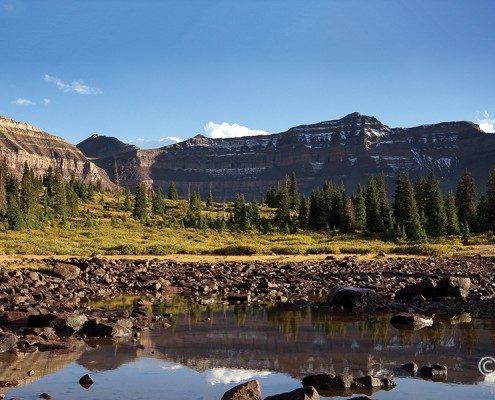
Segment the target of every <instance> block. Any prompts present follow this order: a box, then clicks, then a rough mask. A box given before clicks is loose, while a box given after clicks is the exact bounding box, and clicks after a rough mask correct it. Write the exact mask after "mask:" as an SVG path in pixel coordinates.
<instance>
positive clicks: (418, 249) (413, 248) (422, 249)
mask: <svg viewBox="0 0 495 400" xmlns="http://www.w3.org/2000/svg"><path fill="white" fill-rule="evenodd" d="M390 252H391V253H395V254H413V255H418V256H448V255H452V253H453V250H452V249H451V248H450V247H448V246H444V245H439V244H412V245H407V246H397V247H393V248H391V249H390Z"/></svg>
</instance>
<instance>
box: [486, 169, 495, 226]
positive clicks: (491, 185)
mask: <svg viewBox="0 0 495 400" xmlns="http://www.w3.org/2000/svg"><path fill="white" fill-rule="evenodd" d="M486 205H487V217H488V224H487V225H488V227H489V229H490V230H491V231H492V232H493V231H495V166H494V167H493V169H492V171H491V172H490V175H489V176H488V182H487V184H486Z"/></svg>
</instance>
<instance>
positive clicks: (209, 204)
mask: <svg viewBox="0 0 495 400" xmlns="http://www.w3.org/2000/svg"><path fill="white" fill-rule="evenodd" d="M211 207H213V193H212V192H211V188H210V191H209V192H208V197H207V199H206V208H207V209H208V210H209V209H210V208H211Z"/></svg>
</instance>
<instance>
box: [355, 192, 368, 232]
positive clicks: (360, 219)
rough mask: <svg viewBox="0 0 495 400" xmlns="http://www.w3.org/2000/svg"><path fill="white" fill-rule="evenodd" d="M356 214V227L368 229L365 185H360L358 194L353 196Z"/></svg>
mask: <svg viewBox="0 0 495 400" xmlns="http://www.w3.org/2000/svg"><path fill="white" fill-rule="evenodd" d="M353 204H354V216H355V219H356V229H358V230H360V231H365V230H366V195H365V190H364V187H362V186H361V185H359V186H358V189H357V192H356V195H355V196H354V198H353Z"/></svg>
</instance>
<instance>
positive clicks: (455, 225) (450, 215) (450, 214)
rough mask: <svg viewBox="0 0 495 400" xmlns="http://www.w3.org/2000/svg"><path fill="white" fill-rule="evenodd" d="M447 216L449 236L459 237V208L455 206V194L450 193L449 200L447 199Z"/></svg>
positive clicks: (448, 194)
mask: <svg viewBox="0 0 495 400" xmlns="http://www.w3.org/2000/svg"><path fill="white" fill-rule="evenodd" d="M445 215H446V217H447V226H446V231H447V234H448V235H454V236H457V235H459V234H460V228H459V219H458V217H457V207H456V205H455V197H454V193H452V192H448V193H447V198H446V199H445Z"/></svg>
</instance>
